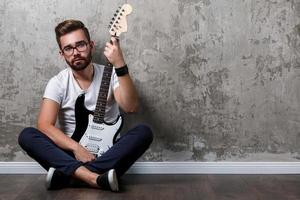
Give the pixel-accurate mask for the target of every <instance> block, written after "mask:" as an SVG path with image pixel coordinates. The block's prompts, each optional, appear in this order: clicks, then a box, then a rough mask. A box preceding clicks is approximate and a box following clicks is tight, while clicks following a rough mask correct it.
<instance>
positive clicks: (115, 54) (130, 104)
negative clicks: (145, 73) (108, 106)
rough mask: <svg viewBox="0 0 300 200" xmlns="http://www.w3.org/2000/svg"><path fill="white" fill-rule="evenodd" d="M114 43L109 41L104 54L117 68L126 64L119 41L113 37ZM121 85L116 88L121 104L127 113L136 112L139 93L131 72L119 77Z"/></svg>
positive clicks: (116, 94)
mask: <svg viewBox="0 0 300 200" xmlns="http://www.w3.org/2000/svg"><path fill="white" fill-rule="evenodd" d="M111 41H112V44H111V43H109V42H107V43H106V47H105V50H104V55H105V56H106V57H107V59H108V60H109V62H111V63H112V64H113V65H114V66H115V68H120V67H122V66H124V65H125V61H124V58H123V54H122V50H121V48H120V45H119V42H118V41H117V40H116V39H115V38H114V37H112V38H111ZM118 79H119V84H120V86H119V87H117V88H116V89H115V90H114V96H115V99H116V101H117V103H118V104H119V106H120V107H121V108H122V110H124V111H125V112H127V113H132V112H136V111H137V110H138V107H139V99H138V94H137V91H136V89H135V86H134V84H133V81H132V79H131V77H130V75H129V74H126V75H124V76H120V77H118Z"/></svg>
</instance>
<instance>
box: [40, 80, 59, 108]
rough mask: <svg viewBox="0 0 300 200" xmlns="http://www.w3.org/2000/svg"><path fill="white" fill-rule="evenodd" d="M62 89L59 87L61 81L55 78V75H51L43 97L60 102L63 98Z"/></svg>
mask: <svg viewBox="0 0 300 200" xmlns="http://www.w3.org/2000/svg"><path fill="white" fill-rule="evenodd" d="M62 94H63V90H62V87H61V83H60V82H59V80H58V79H57V77H53V78H51V79H50V80H49V82H48V84H47V86H46V89H45V92H44V96H43V98H46V99H51V100H53V101H56V102H57V103H58V104H61V102H62V98H63V95H62Z"/></svg>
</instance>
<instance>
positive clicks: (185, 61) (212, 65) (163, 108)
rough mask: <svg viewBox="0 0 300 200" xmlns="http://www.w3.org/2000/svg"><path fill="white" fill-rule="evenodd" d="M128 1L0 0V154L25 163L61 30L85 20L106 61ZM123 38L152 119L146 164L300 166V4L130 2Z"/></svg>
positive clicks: (279, 0) (133, 118) (282, 0)
mask: <svg viewBox="0 0 300 200" xmlns="http://www.w3.org/2000/svg"><path fill="white" fill-rule="evenodd" d="M124 2H125V1H108V0H106V1H104V0H98V1H94V0H85V1H79V0H72V1H71V0H64V1H59V0H51V1H50V0H30V1H23V0H15V1H9V0H1V1H0V44H1V48H0V67H1V73H0V86H1V87H0V88H1V89H0V119H1V121H0V161H26V160H30V159H29V158H28V156H26V155H25V154H24V153H23V152H22V151H21V149H20V147H19V146H18V145H17V136H18V134H19V132H20V130H21V129H22V128H24V127H26V126H34V125H35V122H36V118H37V113H38V109H39V103H40V100H41V96H42V94H43V91H44V88H45V85H46V83H47V81H48V80H49V79H50V78H51V77H52V76H53V75H55V74H57V73H58V72H59V71H60V70H61V69H64V68H65V67H66V64H65V63H64V61H63V60H62V59H60V57H59V55H58V48H57V45H56V41H55V36H54V30H53V29H54V27H55V25H56V24H57V23H58V22H61V21H62V20H64V19H68V18H76V19H80V20H82V21H83V22H84V23H85V24H86V25H87V26H88V27H89V29H90V31H91V35H92V39H93V40H95V41H96V45H97V48H98V49H97V52H96V55H95V56H94V59H95V61H96V62H101V57H102V56H101V54H102V53H101V52H102V47H103V45H104V43H105V42H106V41H107V40H108V39H109V35H108V32H107V30H108V29H107V25H108V23H109V21H110V18H111V17H112V15H113V12H114V11H115V10H116V8H117V7H118V6H119V5H122V4H123V3H124ZM127 2H128V3H130V4H132V6H133V8H134V11H133V13H132V14H131V15H130V16H129V18H128V24H129V30H128V33H126V34H123V35H122V37H121V43H122V46H123V49H124V54H125V56H126V60H127V63H128V65H129V68H130V72H131V75H132V76H133V79H134V81H135V83H136V86H137V88H138V90H139V93H140V97H141V102H142V109H141V111H140V112H139V113H138V114H137V115H130V116H127V123H128V124H129V125H127V128H128V127H130V126H132V125H133V124H135V123H137V122H147V123H149V124H150V125H151V126H152V128H153V131H154V133H155V141H154V143H153V145H152V147H151V149H150V150H149V151H148V152H147V153H146V154H145V156H144V157H143V158H142V160H147V161H299V159H300V155H299V151H300V103H299V102H300V91H299V88H300V21H299V20H300V1H299V0H171V1H159V0H151V1H150V0H148V1H146V0H132V1H127Z"/></svg>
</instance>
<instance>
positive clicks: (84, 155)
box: [73, 144, 96, 163]
mask: <svg viewBox="0 0 300 200" xmlns="http://www.w3.org/2000/svg"><path fill="white" fill-rule="evenodd" d="M73 153H74V155H75V158H76V159H77V160H79V161H81V162H84V163H86V162H90V161H93V160H95V159H96V158H95V156H94V155H93V154H91V153H90V152H89V151H88V150H86V149H85V148H84V147H83V146H81V145H80V144H78V145H77V146H76V148H75V149H74V150H73Z"/></svg>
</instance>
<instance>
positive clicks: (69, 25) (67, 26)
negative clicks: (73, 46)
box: [55, 19, 91, 48]
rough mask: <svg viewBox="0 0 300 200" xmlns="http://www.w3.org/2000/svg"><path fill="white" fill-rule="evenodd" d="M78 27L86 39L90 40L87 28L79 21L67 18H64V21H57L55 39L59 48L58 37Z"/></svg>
mask: <svg viewBox="0 0 300 200" xmlns="http://www.w3.org/2000/svg"><path fill="white" fill-rule="evenodd" d="M78 29H82V30H83V32H84V34H85V36H86V38H87V39H88V41H90V40H91V38H90V33H89V31H88V29H87V28H86V27H85V25H84V24H83V23H82V22H81V21H79V20H73V19H69V20H65V21H63V22H61V23H59V24H58V25H57V26H56V27H55V34H56V41H57V43H58V45H59V48H61V43H60V37H61V36H64V35H66V34H68V33H70V32H73V31H76V30H78Z"/></svg>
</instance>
